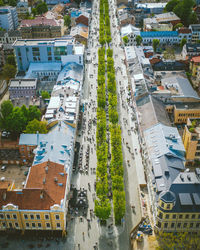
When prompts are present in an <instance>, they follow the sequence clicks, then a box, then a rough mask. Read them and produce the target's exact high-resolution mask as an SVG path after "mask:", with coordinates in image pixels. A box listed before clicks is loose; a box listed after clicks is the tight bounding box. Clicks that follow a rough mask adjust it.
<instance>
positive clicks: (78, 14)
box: [70, 11, 82, 18]
mask: <svg viewBox="0 0 200 250" xmlns="http://www.w3.org/2000/svg"><path fill="white" fill-rule="evenodd" d="M81 13H82V12H81V11H72V12H71V13H70V15H71V18H77V17H79V16H80V15H81Z"/></svg>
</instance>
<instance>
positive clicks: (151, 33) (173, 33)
mask: <svg viewBox="0 0 200 250" xmlns="http://www.w3.org/2000/svg"><path fill="white" fill-rule="evenodd" d="M140 35H141V37H142V38H146V37H147V38H148V37H169V36H170V37H178V32H177V31H142V32H140Z"/></svg>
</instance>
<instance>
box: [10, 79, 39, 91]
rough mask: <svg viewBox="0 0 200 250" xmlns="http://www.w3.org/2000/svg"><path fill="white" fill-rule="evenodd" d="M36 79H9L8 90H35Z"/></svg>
mask: <svg viewBox="0 0 200 250" xmlns="http://www.w3.org/2000/svg"><path fill="white" fill-rule="evenodd" d="M36 86H37V79H17V78H16V79H11V80H10V87H9V88H19V87H20V88H26V87H29V88H34V89H35V88H36Z"/></svg>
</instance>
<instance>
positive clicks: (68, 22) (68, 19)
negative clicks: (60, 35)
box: [64, 15, 71, 28]
mask: <svg viewBox="0 0 200 250" xmlns="http://www.w3.org/2000/svg"><path fill="white" fill-rule="evenodd" d="M64 24H65V26H67V27H68V28H69V27H70V25H71V17H70V15H66V16H64Z"/></svg>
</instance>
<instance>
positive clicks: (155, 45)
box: [153, 39, 160, 52]
mask: <svg viewBox="0 0 200 250" xmlns="http://www.w3.org/2000/svg"><path fill="white" fill-rule="evenodd" d="M159 44H160V41H159V40H158V39H153V50H154V52H156V50H157V48H158V46H159Z"/></svg>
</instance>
